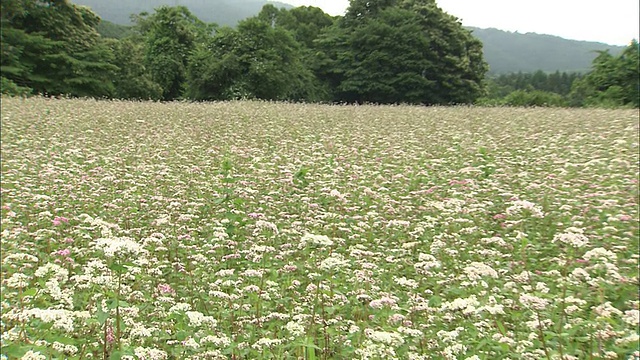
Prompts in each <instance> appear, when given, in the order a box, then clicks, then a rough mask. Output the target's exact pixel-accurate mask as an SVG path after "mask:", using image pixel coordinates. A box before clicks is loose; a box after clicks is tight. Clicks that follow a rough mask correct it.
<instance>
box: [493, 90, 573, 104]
mask: <svg viewBox="0 0 640 360" xmlns="http://www.w3.org/2000/svg"><path fill="white" fill-rule="evenodd" d="M502 104H503V105H508V106H525V107H529V106H545V107H556V106H557V107H563V106H567V102H566V101H565V100H564V98H563V97H562V96H561V95H559V94H556V93H552V92H548V91H540V90H533V91H524V90H516V91H513V92H511V93H510V94H509V95H507V96H505V97H504V98H503V99H502Z"/></svg>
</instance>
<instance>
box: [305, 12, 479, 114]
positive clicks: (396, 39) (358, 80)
mask: <svg viewBox="0 0 640 360" xmlns="http://www.w3.org/2000/svg"><path fill="white" fill-rule="evenodd" d="M317 42H318V44H320V45H321V47H322V49H323V52H324V54H323V56H321V59H320V60H319V62H320V64H321V65H320V68H319V69H318V75H319V76H320V77H321V79H322V80H324V81H327V82H328V83H329V84H330V86H331V87H333V88H334V89H335V93H334V96H335V100H337V101H348V102H379V103H396V102H408V103H422V104H448V103H470V102H473V101H474V100H475V99H476V98H477V97H479V96H480V95H481V94H482V93H483V78H484V75H485V73H486V71H487V65H486V63H485V62H484V60H483V58H482V44H481V43H480V41H478V40H477V39H475V38H474V37H473V36H472V35H471V33H470V32H469V31H467V30H465V29H464V28H463V27H462V25H461V24H460V23H459V22H458V21H457V19H456V18H454V17H452V16H451V15H448V14H446V13H445V12H443V11H442V10H441V9H440V8H438V7H437V5H436V4H435V1H433V0H373V1H365V0H352V1H351V3H350V7H349V8H348V10H347V13H346V15H345V16H344V18H343V19H341V20H340V21H338V22H337V23H336V25H334V26H333V27H332V28H330V29H328V30H326V31H325V32H324V34H323V35H322V36H321V37H320V39H318V40H317Z"/></svg>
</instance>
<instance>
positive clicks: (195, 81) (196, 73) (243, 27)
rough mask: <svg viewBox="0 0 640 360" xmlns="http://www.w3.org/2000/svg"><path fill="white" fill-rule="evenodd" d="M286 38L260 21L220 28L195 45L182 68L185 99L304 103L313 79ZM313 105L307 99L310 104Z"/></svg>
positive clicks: (294, 44) (297, 48)
mask: <svg viewBox="0 0 640 360" xmlns="http://www.w3.org/2000/svg"><path fill="white" fill-rule="evenodd" d="M301 59H302V52H301V49H300V44H299V43H298V42H296V41H295V40H294V39H293V37H292V35H291V33H289V32H288V31H286V30H284V29H283V28H281V27H275V26H272V24H271V23H268V22H267V21H263V20H262V19H261V18H260V17H256V18H252V19H248V20H245V21H243V22H241V23H240V24H239V25H238V28H237V29H231V28H223V29H220V31H219V32H217V34H216V35H215V36H214V37H213V38H211V39H210V40H209V41H208V42H207V43H206V44H203V45H201V46H198V47H197V48H196V50H195V52H194V54H193V56H192V59H191V61H190V66H189V69H188V81H187V84H188V85H187V94H188V96H190V97H192V98H194V99H198V100H215V99H235V98H259V99H266V100H285V99H292V100H301V99H309V98H310V97H311V95H310V94H309V91H308V89H309V88H308V87H307V86H306V83H307V82H312V81H313V74H312V73H311V72H310V71H309V70H308V69H307V68H306V67H305V66H304V64H303V63H302V61H301ZM310 100H313V99H310Z"/></svg>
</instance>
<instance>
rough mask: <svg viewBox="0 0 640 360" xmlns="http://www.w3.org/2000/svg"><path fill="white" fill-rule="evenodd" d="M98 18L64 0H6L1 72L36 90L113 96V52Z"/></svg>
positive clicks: (3, 12)
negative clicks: (102, 35) (102, 34)
mask: <svg viewBox="0 0 640 360" xmlns="http://www.w3.org/2000/svg"><path fill="white" fill-rule="evenodd" d="M99 22H100V18H99V17H98V16H97V15H96V14H94V13H93V12H92V11H91V10H89V9H88V8H86V7H82V6H76V5H74V4H71V3H69V2H68V1H66V0H41V1H35V0H10V1H3V2H2V35H1V36H2V38H1V40H2V64H1V65H2V68H1V69H2V77H3V78H5V79H7V80H8V81H11V82H13V83H15V84H18V85H21V86H24V87H28V88H31V89H33V92H36V93H45V94H51V95H60V94H67V95H72V96H94V97H102V96H110V95H111V94H112V93H113V91H114V88H113V85H112V83H111V81H110V74H111V72H112V71H114V70H115V69H116V68H115V66H113V65H112V64H111V60H112V54H111V52H110V51H109V48H108V47H107V46H106V45H105V43H104V42H103V41H102V39H101V38H100V36H99V35H98V33H97V31H96V29H95V27H96V26H97V24H98V23H99Z"/></svg>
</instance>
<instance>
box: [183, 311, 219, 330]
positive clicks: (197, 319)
mask: <svg viewBox="0 0 640 360" xmlns="http://www.w3.org/2000/svg"><path fill="white" fill-rule="evenodd" d="M186 314H187V318H189V325H192V326H200V325H202V324H208V325H210V326H211V327H215V326H216V325H217V324H218V322H217V321H216V319H214V318H213V316H205V315H204V314H203V313H201V312H199V311H187V312H186Z"/></svg>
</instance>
